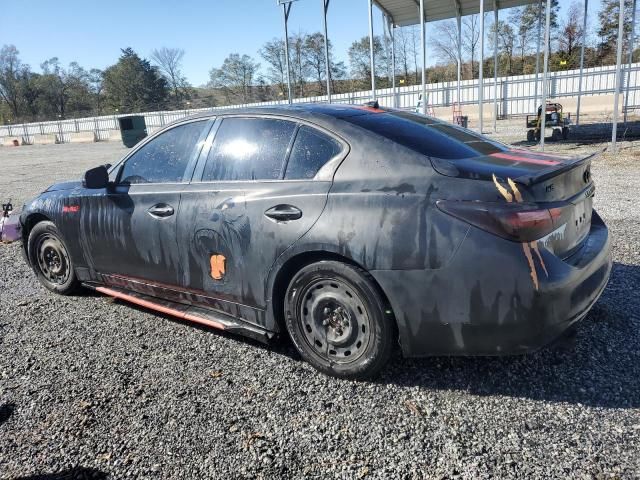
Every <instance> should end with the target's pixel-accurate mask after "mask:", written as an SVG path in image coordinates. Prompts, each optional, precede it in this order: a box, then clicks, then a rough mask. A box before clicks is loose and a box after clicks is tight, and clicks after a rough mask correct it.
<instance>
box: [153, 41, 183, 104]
mask: <svg viewBox="0 0 640 480" xmlns="http://www.w3.org/2000/svg"><path fill="white" fill-rule="evenodd" d="M183 58H184V50H183V49H181V48H167V47H162V48H160V49H156V50H154V51H153V52H152V53H151V60H152V61H153V62H154V63H155V64H156V65H157V66H158V68H159V69H160V72H161V73H162V75H163V76H164V77H165V78H166V79H167V82H168V83H169V88H170V89H171V90H172V91H173V97H174V99H175V101H176V104H179V103H180V102H181V101H182V100H183V99H184V98H186V97H188V89H189V82H187V79H186V78H185V77H184V75H182V59H183Z"/></svg>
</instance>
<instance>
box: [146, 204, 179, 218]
mask: <svg viewBox="0 0 640 480" xmlns="http://www.w3.org/2000/svg"><path fill="white" fill-rule="evenodd" d="M147 212H149V215H151V216H152V217H156V218H165V217H170V216H171V215H173V207H172V206H171V205H167V204H166V203H157V204H156V205H154V206H153V207H151V208H149V210H147Z"/></svg>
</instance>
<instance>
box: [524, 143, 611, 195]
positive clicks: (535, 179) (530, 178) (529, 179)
mask: <svg viewBox="0 0 640 480" xmlns="http://www.w3.org/2000/svg"><path fill="white" fill-rule="evenodd" d="M605 150H606V148H603V149H601V150H597V151H596V152H594V153H592V154H591V155H587V156H586V157H582V158H575V159H573V160H569V161H567V162H563V163H562V164H560V165H554V166H553V167H549V168H545V169H544V170H541V171H539V172H538V173H536V174H532V175H523V176H521V177H518V178H516V179H515V181H516V182H518V183H520V184H522V185H526V186H530V185H533V184H535V183H540V182H544V181H545V180H548V179H550V178H553V177H555V176H557V175H558V174H560V173H563V172H568V171H569V170H573V169H574V168H576V167H578V166H580V165H584V164H585V163H587V162H589V161H591V160H593V159H594V158H597V157H599V156H600V155H602V153H603V152H604V151H605Z"/></svg>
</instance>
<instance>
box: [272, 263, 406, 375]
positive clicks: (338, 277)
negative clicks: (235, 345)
mask: <svg viewBox="0 0 640 480" xmlns="http://www.w3.org/2000/svg"><path fill="white" fill-rule="evenodd" d="M388 311H389V310H388V308H387V306H386V305H385V302H384V300H383V298H382V294H381V292H380V291H379V289H378V287H377V286H376V284H375V283H374V281H373V279H372V278H371V276H370V275H369V274H368V273H367V272H365V271H364V270H362V269H361V268H358V267H355V266H353V265H348V264H345V263H341V262H336V261H330V260H327V261H321V262H317V263H312V264H310V265H307V266H305V267H303V268H302V269H301V270H300V271H298V272H297V273H296V274H295V276H294V277H293V279H292V280H291V282H290V283H289V287H288V288H287V292H286V295H285V299H284V314H285V322H286V326H287V330H288V332H289V335H290V336H291V340H292V341H293V344H294V345H295V347H296V348H297V350H298V351H299V352H300V355H302V357H303V358H304V359H305V360H306V361H307V362H309V363H310V364H311V365H313V366H314V367H315V368H316V369H318V370H320V371H321V372H323V373H325V374H328V375H331V376H335V377H341V378H350V379H360V380H362V379H365V378H371V377H373V376H375V375H377V374H378V373H379V372H380V370H381V369H382V368H383V367H384V366H385V364H386V363H387V362H388V360H389V357H390V356H391V354H392V353H393V349H394V345H395V342H396V338H397V333H396V328H395V322H394V320H393V318H392V315H391V314H390V313H387V312H388Z"/></svg>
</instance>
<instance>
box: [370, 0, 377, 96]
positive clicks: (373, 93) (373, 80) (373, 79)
mask: <svg viewBox="0 0 640 480" xmlns="http://www.w3.org/2000/svg"><path fill="white" fill-rule="evenodd" d="M369 64H370V69H371V100H372V101H374V102H375V101H376V66H375V55H374V53H373V1H372V0H369Z"/></svg>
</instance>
